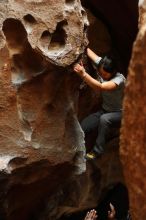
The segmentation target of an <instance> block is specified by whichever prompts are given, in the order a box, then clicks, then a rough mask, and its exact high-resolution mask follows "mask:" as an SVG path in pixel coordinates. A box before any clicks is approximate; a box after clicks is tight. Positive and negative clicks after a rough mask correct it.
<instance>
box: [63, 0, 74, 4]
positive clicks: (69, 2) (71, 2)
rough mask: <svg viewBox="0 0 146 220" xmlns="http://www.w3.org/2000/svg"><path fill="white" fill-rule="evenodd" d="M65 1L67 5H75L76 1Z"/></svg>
mask: <svg viewBox="0 0 146 220" xmlns="http://www.w3.org/2000/svg"><path fill="white" fill-rule="evenodd" d="M65 3H66V4H67V5H73V4H74V3H75V0H65Z"/></svg>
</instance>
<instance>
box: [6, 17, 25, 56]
mask: <svg viewBox="0 0 146 220" xmlns="http://www.w3.org/2000/svg"><path fill="white" fill-rule="evenodd" d="M3 32H4V35H5V37H6V41H7V46H8V48H9V49H10V50H11V51H12V52H13V51H14V53H19V52H20V53H21V51H22V50H23V47H22V45H23V44H25V42H26V40H27V33H26V31H25V29H24V27H23V25H22V23H21V22H20V21H19V20H17V19H13V18H9V19H6V20H5V21H4V23H3Z"/></svg>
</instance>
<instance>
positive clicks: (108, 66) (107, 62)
mask: <svg viewBox="0 0 146 220" xmlns="http://www.w3.org/2000/svg"><path fill="white" fill-rule="evenodd" d="M101 67H102V68H103V69H104V70H105V71H106V72H108V73H111V75H112V76H114V75H115V74H116V72H117V67H116V62H115V60H114V59H113V58H111V57H109V56H107V55H106V56H104V57H103V58H102V59H101V60H100V62H99V64H98V69H100V68H101Z"/></svg>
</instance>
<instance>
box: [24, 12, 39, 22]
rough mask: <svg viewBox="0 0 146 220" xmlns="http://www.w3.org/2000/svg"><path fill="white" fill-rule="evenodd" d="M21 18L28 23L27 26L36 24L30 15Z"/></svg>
mask: <svg viewBox="0 0 146 220" xmlns="http://www.w3.org/2000/svg"><path fill="white" fill-rule="evenodd" d="M23 18H24V21H25V22H27V23H29V24H35V23H36V22H37V21H36V20H35V18H34V17H33V16H32V15H30V14H27V15H25V16H24V17H23Z"/></svg>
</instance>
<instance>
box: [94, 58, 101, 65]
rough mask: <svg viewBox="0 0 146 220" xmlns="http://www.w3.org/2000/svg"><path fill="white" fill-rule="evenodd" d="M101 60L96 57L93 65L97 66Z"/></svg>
mask: <svg viewBox="0 0 146 220" xmlns="http://www.w3.org/2000/svg"><path fill="white" fill-rule="evenodd" d="M101 59H102V58H101V57H98V58H97V59H96V60H95V64H96V65H97V66H98V64H99V62H100V60H101Z"/></svg>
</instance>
